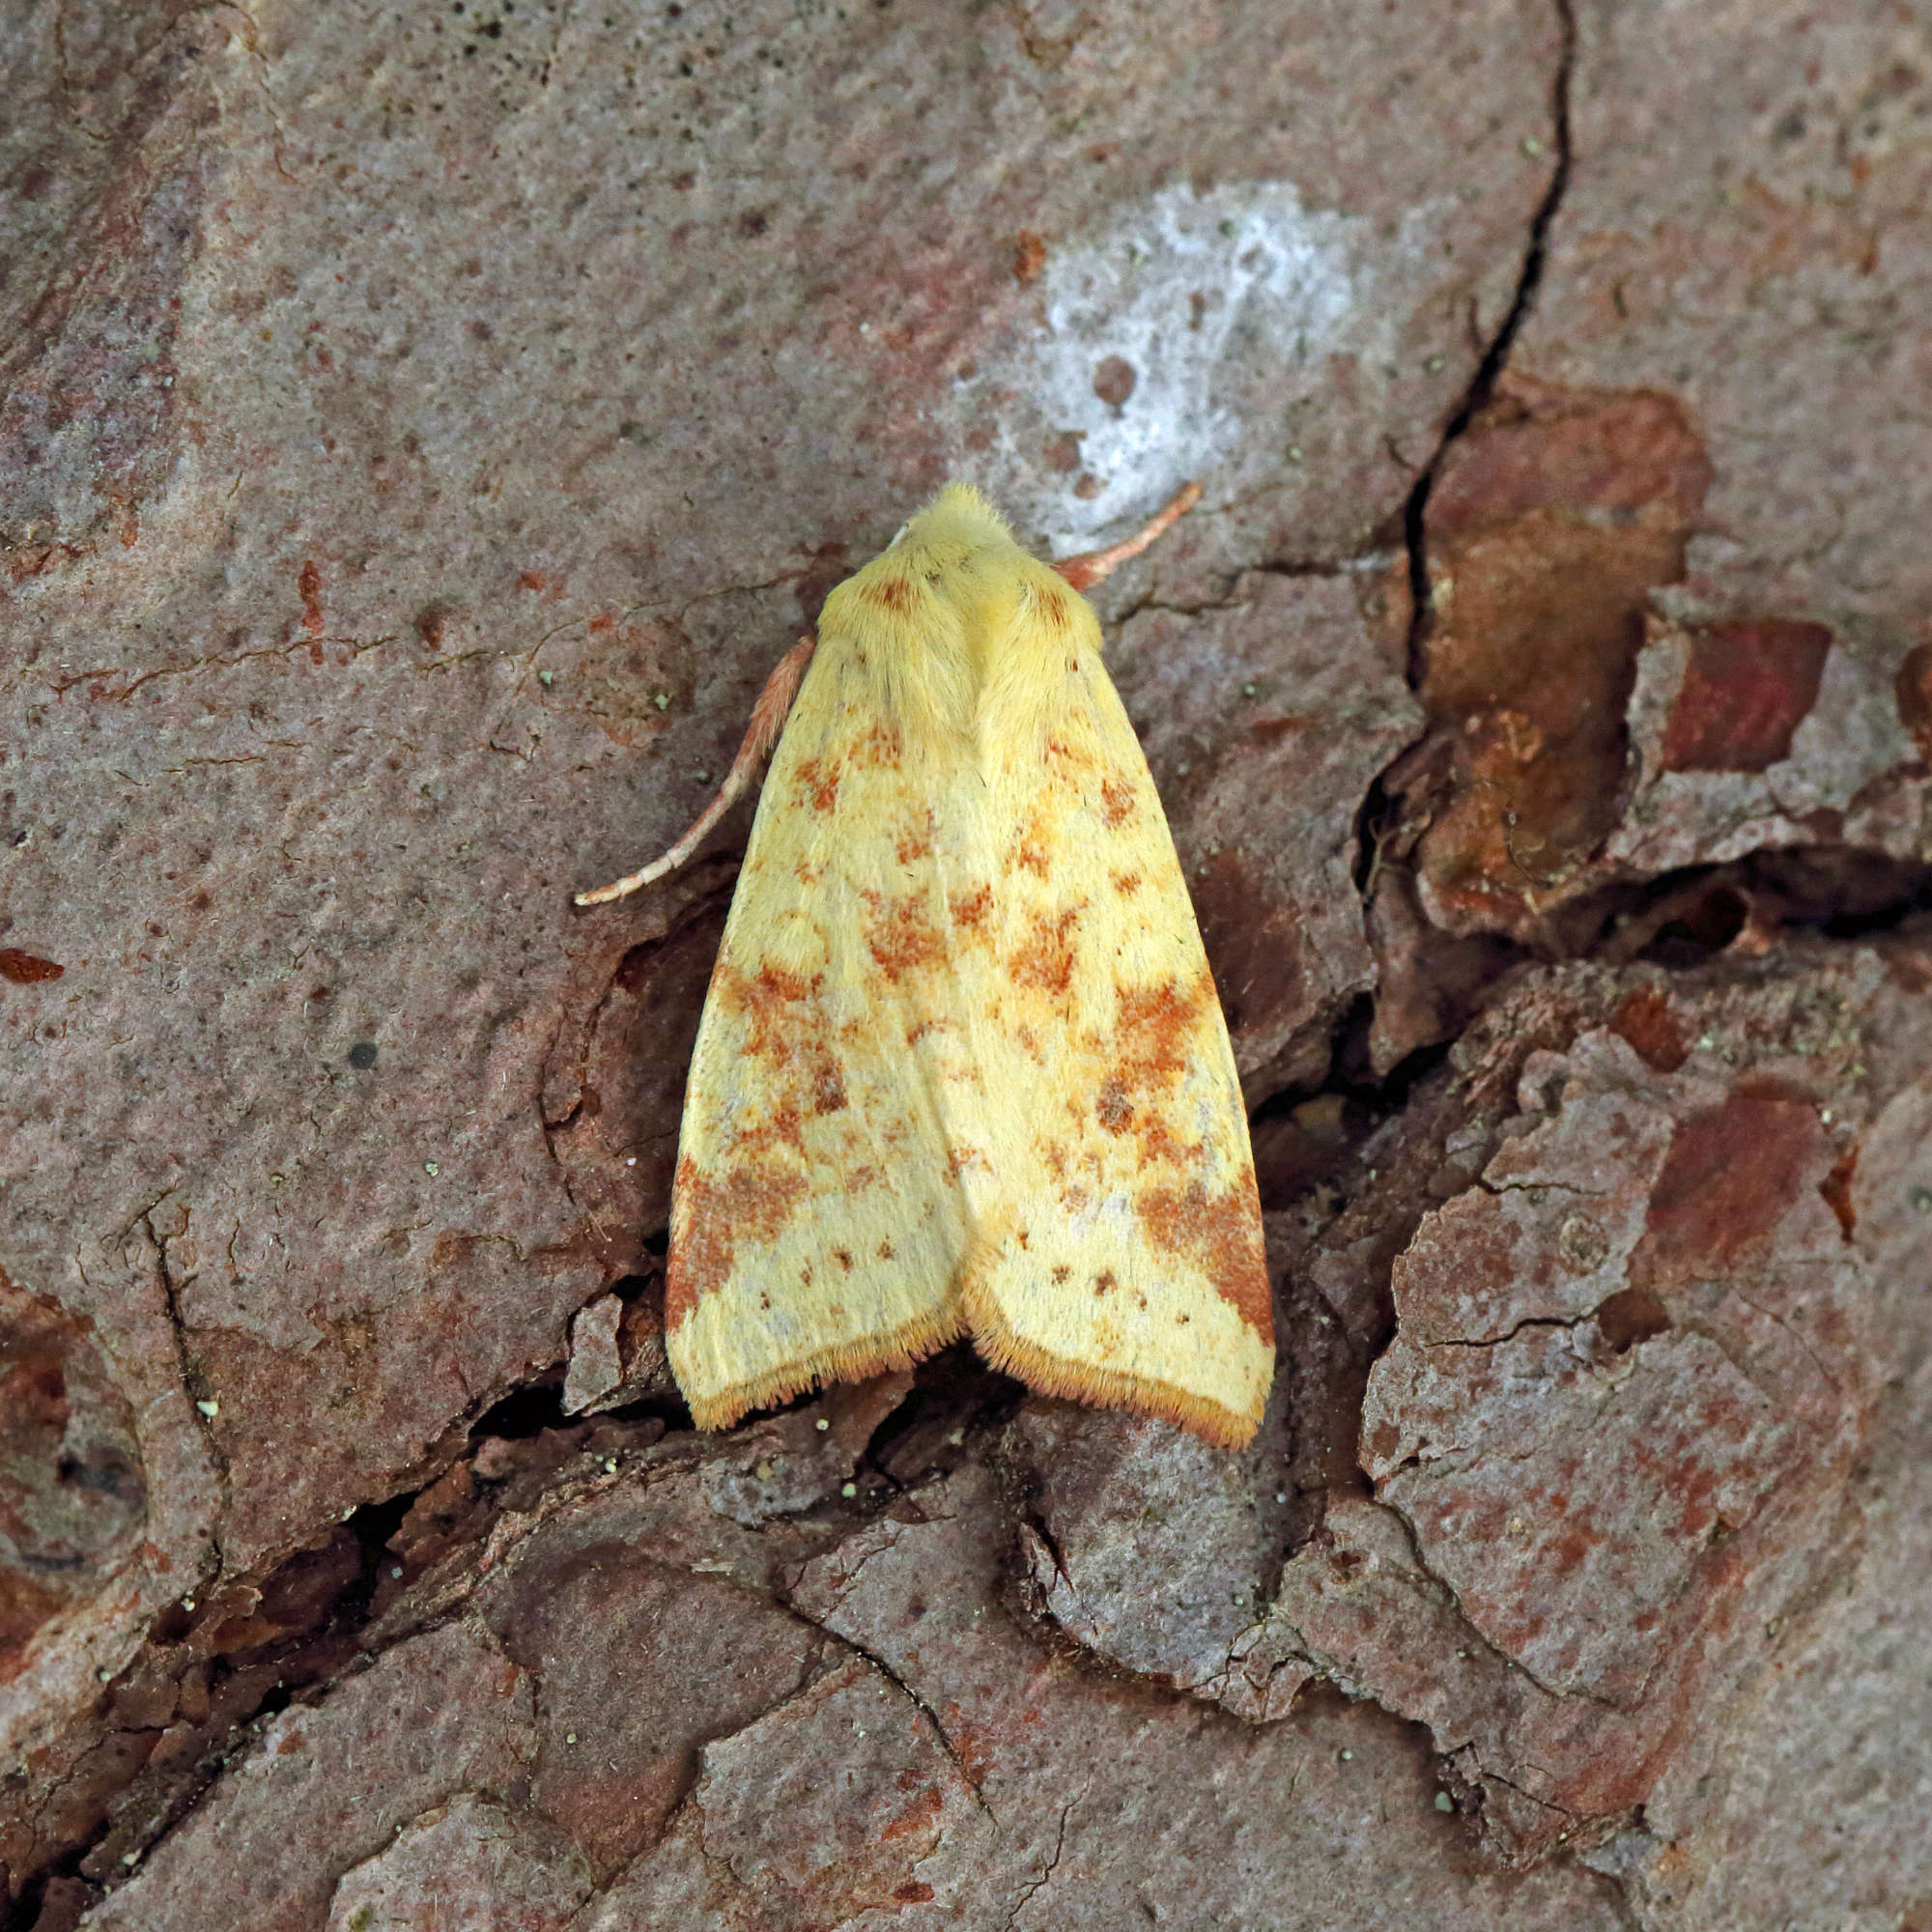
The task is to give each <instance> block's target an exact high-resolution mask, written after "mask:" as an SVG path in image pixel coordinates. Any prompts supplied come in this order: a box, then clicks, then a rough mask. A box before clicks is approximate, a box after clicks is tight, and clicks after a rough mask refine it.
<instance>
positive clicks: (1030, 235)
mask: <svg viewBox="0 0 1932 1932" xmlns="http://www.w3.org/2000/svg"><path fill="white" fill-rule="evenodd" d="M1045 267H1046V242H1045V240H1044V239H1043V238H1042V237H1040V236H1038V235H1036V234H1035V233H1034V232H1033V230H1032V229H1031V228H1022V229H1021V230H1020V232H1019V233H1018V234H1017V235H1016V236H1014V237H1013V280H1014V281H1016V282H1017V283H1019V285H1020V287H1021V288H1025V287H1026V286H1027V284H1028V283H1030V282H1033V281H1037V279H1038V277H1039V271H1040V270H1042V269H1043V268H1045Z"/></svg>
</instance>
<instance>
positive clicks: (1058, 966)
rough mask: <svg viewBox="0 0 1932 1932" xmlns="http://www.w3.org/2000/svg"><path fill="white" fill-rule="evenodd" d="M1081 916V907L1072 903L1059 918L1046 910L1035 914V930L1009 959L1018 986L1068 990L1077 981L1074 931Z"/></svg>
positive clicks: (1009, 971)
mask: <svg viewBox="0 0 1932 1932" xmlns="http://www.w3.org/2000/svg"><path fill="white" fill-rule="evenodd" d="M1079 919H1080V910H1079V908H1078V907H1077V906H1070V907H1068V908H1067V910H1066V911H1065V912H1063V913H1062V914H1061V915H1060V917H1059V919H1058V920H1049V919H1047V917H1046V916H1045V914H1043V913H1035V914H1034V916H1033V926H1032V930H1031V931H1030V932H1029V934H1028V935H1027V938H1026V941H1025V943H1024V944H1023V945H1022V946H1021V947H1020V948H1019V950H1018V951H1017V952H1014V953H1013V954H1012V956H1011V957H1010V958H1009V960H1008V961H1007V971H1008V973H1009V975H1010V976H1011V978H1012V981H1013V983H1014V984H1015V985H1016V986H1034V987H1037V988H1038V989H1039V990H1040V991H1041V992H1045V993H1055V994H1059V993H1064V992H1065V991H1066V989H1067V987H1068V986H1070V985H1071V984H1072V983H1073V942H1072V939H1071V937H1070V934H1071V933H1072V931H1073V928H1074V926H1075V924H1077V923H1078V922H1079Z"/></svg>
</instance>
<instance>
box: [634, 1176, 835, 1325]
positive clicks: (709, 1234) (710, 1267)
mask: <svg viewBox="0 0 1932 1932" xmlns="http://www.w3.org/2000/svg"><path fill="white" fill-rule="evenodd" d="M805 1192H806V1179H805V1176H804V1175H802V1174H800V1173H799V1172H798V1171H797V1169H796V1168H794V1167H792V1166H790V1165H789V1164H785V1165H781V1164H779V1163H777V1162H771V1161H747V1162H745V1163H744V1164H743V1165H742V1166H738V1167H734V1168H733V1169H732V1170H731V1171H730V1172H729V1173H728V1174H727V1175H725V1178H724V1179H722V1180H721V1179H713V1178H712V1177H711V1176H710V1175H707V1174H705V1173H703V1172H701V1171H700V1170H699V1168H698V1167H697V1165H696V1162H695V1161H693V1160H691V1159H690V1158H689V1157H688V1156H687V1157H686V1158H685V1159H683V1160H680V1161H679V1162H678V1164H677V1212H676V1214H675V1215H674V1216H673V1220H674V1223H675V1236H676V1237H675V1238H674V1239H673V1240H672V1242H671V1248H670V1264H669V1266H668V1268H667V1269H666V1272H665V1326H666V1328H667V1329H676V1328H679V1327H681V1326H682V1325H683V1324H684V1323H685V1322H686V1321H689V1320H690V1319H691V1317H692V1315H693V1313H694V1312H695V1311H696V1307H697V1304H698V1301H699V1300H700V1298H701V1297H703V1296H704V1295H707V1294H713V1293H717V1292H718V1291H719V1290H720V1289H722V1288H723V1287H724V1286H725V1283H726V1282H728V1281H729V1280H730V1279H731V1274H732V1270H733V1268H734V1266H735V1265H736V1262H737V1253H738V1243H739V1242H740V1241H741V1240H751V1241H755V1242H758V1243H760V1244H761V1245H763V1246H766V1247H769V1246H770V1245H771V1243H772V1242H773V1241H775V1240H777V1238H778V1237H779V1235H780V1233H781V1231H782V1230H783V1228H784V1225H785V1223H786V1222H787V1221H789V1220H790V1219H791V1217H792V1214H793V1213H794V1212H795V1211H796V1209H797V1208H798V1204H799V1202H800V1201H801V1200H802V1199H803V1198H804V1195H805Z"/></svg>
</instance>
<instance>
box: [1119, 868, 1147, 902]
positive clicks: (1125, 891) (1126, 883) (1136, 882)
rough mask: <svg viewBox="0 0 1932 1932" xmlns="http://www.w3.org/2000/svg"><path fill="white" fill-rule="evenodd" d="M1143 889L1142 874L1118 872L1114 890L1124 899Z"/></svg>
mask: <svg viewBox="0 0 1932 1932" xmlns="http://www.w3.org/2000/svg"><path fill="white" fill-rule="evenodd" d="M1140 889H1141V875H1140V874H1139V873H1138V872H1116V873H1115V874H1114V890H1115V891H1116V892H1117V893H1119V894H1120V895H1121V896H1122V898H1123V899H1130V898H1132V897H1133V895H1135V894H1136V893H1137V892H1139V891H1140Z"/></svg>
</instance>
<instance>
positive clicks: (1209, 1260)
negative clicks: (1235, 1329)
mask: <svg viewBox="0 0 1932 1932" xmlns="http://www.w3.org/2000/svg"><path fill="white" fill-rule="evenodd" d="M1134 1211H1135V1212H1136V1214H1137V1215H1138V1216H1139V1218H1140V1224H1141V1226H1142V1228H1143V1229H1145V1230H1146V1232H1147V1237H1148V1239H1149V1240H1150V1241H1151V1243H1152V1244H1153V1245H1154V1246H1155V1247H1157V1248H1162V1249H1164V1250H1166V1252H1167V1253H1169V1254H1174V1255H1180V1256H1183V1257H1184V1258H1185V1259H1186V1260H1188V1261H1190V1262H1192V1263H1193V1264H1194V1265H1195V1266H1196V1267H1198V1268H1199V1269H1200V1270H1201V1272H1202V1273H1203V1274H1205V1275H1206V1276H1207V1277H1208V1281H1209V1283H1210V1284H1211V1285H1212V1287H1213V1289H1214V1292H1215V1293H1217V1294H1219V1295H1220V1296H1222V1298H1223V1299H1224V1300H1226V1301H1228V1302H1229V1303H1231V1304H1232V1305H1233V1307H1234V1309H1235V1312H1236V1314H1237V1315H1239V1316H1240V1318H1241V1320H1242V1321H1245V1322H1246V1323H1247V1324H1248V1326H1249V1327H1250V1328H1252V1329H1253V1330H1254V1331H1255V1333H1256V1334H1258V1335H1260V1336H1262V1337H1263V1338H1264V1339H1268V1338H1271V1337H1272V1335H1273V1333H1274V1322H1273V1316H1272V1312H1271V1307H1270V1296H1269V1293H1268V1279H1267V1252H1266V1250H1265V1248H1264V1246H1263V1243H1262V1210H1261V1203H1260V1201H1259V1200H1258V1199H1257V1198H1256V1195H1255V1189H1254V1182H1253V1181H1252V1180H1248V1179H1246V1178H1245V1177H1244V1178H1243V1179H1242V1180H1241V1181H1239V1182H1237V1183H1236V1185H1235V1186H1233V1187H1230V1188H1226V1189H1224V1190H1223V1191H1222V1192H1221V1193H1219V1194H1212V1195H1210V1194H1208V1192H1207V1191H1206V1190H1205V1189H1204V1188H1203V1187H1202V1186H1201V1184H1200V1183H1199V1182H1198V1181H1196V1182H1194V1183H1192V1184H1191V1185H1189V1186H1187V1187H1184V1188H1174V1187H1150V1188H1148V1189H1147V1190H1146V1191H1145V1192H1144V1193H1143V1194H1142V1195H1141V1196H1140V1198H1139V1199H1138V1200H1137V1201H1136V1202H1135V1204H1134Z"/></svg>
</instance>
